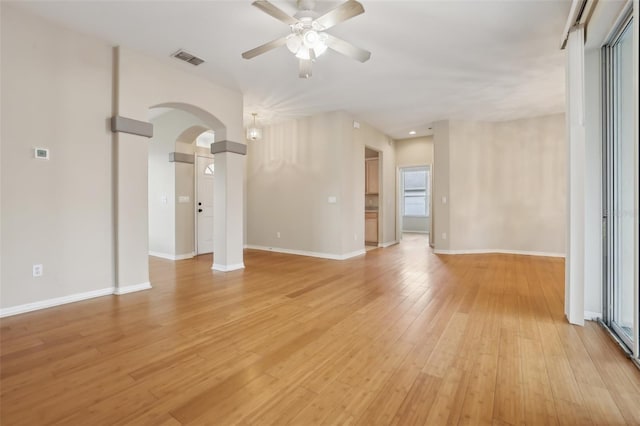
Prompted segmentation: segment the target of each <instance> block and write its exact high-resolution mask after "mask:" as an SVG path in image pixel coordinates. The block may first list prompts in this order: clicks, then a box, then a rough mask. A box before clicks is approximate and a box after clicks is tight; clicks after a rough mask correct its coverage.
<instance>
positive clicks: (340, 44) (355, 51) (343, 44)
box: [324, 33, 371, 62]
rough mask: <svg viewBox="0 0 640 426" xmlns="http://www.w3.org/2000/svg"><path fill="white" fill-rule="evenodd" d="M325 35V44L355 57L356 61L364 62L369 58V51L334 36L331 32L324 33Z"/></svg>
mask: <svg viewBox="0 0 640 426" xmlns="http://www.w3.org/2000/svg"><path fill="white" fill-rule="evenodd" d="M324 34H325V35H326V36H327V46H328V47H329V48H330V49H333V50H335V51H336V52H338V53H342V54H343V55H345V56H348V57H350V58H353V59H355V60H356V61H360V62H366V61H368V60H369V58H371V52H369V51H368V50H364V49H361V48H359V47H356V46H354V45H353V44H351V43H349V42H347V41H344V40H342V39H339V38H338V37H334V36H332V35H331V34H328V33H324Z"/></svg>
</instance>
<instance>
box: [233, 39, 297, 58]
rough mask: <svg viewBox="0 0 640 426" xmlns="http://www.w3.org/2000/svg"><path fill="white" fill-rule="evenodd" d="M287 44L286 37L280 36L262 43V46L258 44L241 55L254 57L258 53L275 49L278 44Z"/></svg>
mask: <svg viewBox="0 0 640 426" xmlns="http://www.w3.org/2000/svg"><path fill="white" fill-rule="evenodd" d="M285 44H287V38H286V37H280V38H278V39H275V40H272V41H270V42H268V43H265V44H263V45H262V46H258V47H256V48H255V49H251V50H247V51H246V52H244V53H243V54H242V57H243V58H245V59H251V58H255V57H256V56H258V55H262V54H263V53H266V52H268V51H270V50H273V49H277V48H278V47H280V46H284V45H285Z"/></svg>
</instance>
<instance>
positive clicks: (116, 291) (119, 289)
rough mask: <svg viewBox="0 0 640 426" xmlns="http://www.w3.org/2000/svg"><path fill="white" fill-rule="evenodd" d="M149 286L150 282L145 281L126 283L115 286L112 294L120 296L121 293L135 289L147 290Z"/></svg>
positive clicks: (134, 290)
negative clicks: (132, 283) (121, 285)
mask: <svg viewBox="0 0 640 426" xmlns="http://www.w3.org/2000/svg"><path fill="white" fill-rule="evenodd" d="M150 288H151V283H150V282H146V283H142V284H134V285H126V286H124V287H116V288H115V289H114V290H113V294H115V295H118V296H120V295H123V294H127V293H133V292H136V291H142V290H149V289H150Z"/></svg>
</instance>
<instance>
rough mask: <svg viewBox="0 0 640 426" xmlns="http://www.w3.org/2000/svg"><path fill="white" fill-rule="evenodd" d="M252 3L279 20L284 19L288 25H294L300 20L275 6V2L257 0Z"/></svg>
mask: <svg viewBox="0 0 640 426" xmlns="http://www.w3.org/2000/svg"><path fill="white" fill-rule="evenodd" d="M251 4H252V5H253V6H255V7H257V8H258V9H260V10H261V11H263V12H264V13H266V14H268V15H271V16H273V17H274V18H276V19H277V20H278V21H282V22H284V23H285V24H287V25H294V24H297V23H298V22H300V21H298V20H297V19H296V18H294V17H293V16H289V15H287V14H286V13H284V12H283V11H282V9H280V8H279V7H277V6H275V5H274V4H273V3H270V2H268V1H267V0H256V1H254V2H253V3H251Z"/></svg>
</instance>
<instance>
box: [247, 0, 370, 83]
mask: <svg viewBox="0 0 640 426" xmlns="http://www.w3.org/2000/svg"><path fill="white" fill-rule="evenodd" d="M252 5H253V6H255V7H257V8H258V9H260V10H262V11H263V12H265V13H267V14H268V15H271V16H272V17H274V18H276V19H278V20H279V21H281V22H284V23H285V24H287V25H289V27H290V29H291V34H289V35H287V36H284V37H281V38H279V39H276V40H273V41H270V42H268V43H265V44H263V45H262V46H258V47H256V48H255V49H251V50H248V51H246V52H244V53H243V54H242V57H243V58H245V59H251V58H254V57H256V56H258V55H261V54H263V53H266V52H268V51H270V50H273V49H276V48H278V47H280V46H283V45H285V46H287V49H289V51H290V52H291V53H293V54H294V55H295V56H296V58H298V64H299V74H298V75H299V77H300V78H309V77H311V63H312V62H313V61H315V60H316V58H318V57H319V56H321V55H322V54H323V53H325V52H326V51H327V49H332V50H334V51H336V52H338V53H340V54H342V55H345V56H348V57H350V58H353V59H355V60H357V61H360V62H366V61H368V60H369V58H370V57H371V52H369V51H366V50H364V49H361V48H359V47H356V46H354V45H352V44H351V43H349V42H346V41H344V40H342V39H339V38H337V37H334V36H332V35H331V34H329V33H326V32H325V31H326V30H328V29H329V28H331V27H333V26H335V25H337V24H339V23H341V22H344V21H346V20H347V19H351V18H353V17H354V16H358V15H360V14H362V13H364V7H363V6H362V4H360V3H359V2H357V1H356V0H347V1H346V2H345V3H342V4H341V5H340V6H338V7H336V8H335V9H332V10H330V11H329V12H327V13H325V14H324V15H322V16H319V17H318V13H317V12H315V11H314V10H313V9H314V7H315V1H313V0H298V9H299V10H298V12H297V13H296V14H295V15H294V16H289V15H287V14H286V13H285V12H283V11H282V10H281V9H279V8H278V7H277V6H275V5H273V4H272V3H270V2H269V1H267V0H256V1H254V2H253V3H252Z"/></svg>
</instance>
